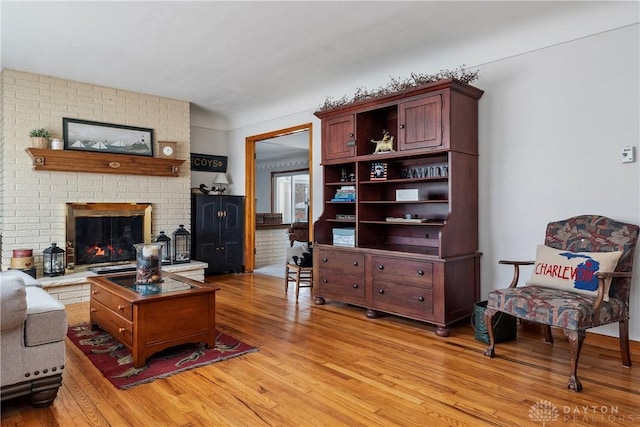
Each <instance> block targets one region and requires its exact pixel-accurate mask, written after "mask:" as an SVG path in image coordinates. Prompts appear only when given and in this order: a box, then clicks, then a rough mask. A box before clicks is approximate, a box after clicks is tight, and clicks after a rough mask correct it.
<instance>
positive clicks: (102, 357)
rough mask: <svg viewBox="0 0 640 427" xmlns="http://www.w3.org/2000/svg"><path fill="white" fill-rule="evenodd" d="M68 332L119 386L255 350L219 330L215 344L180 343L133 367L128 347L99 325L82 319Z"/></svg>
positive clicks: (127, 386) (110, 379)
mask: <svg viewBox="0 0 640 427" xmlns="http://www.w3.org/2000/svg"><path fill="white" fill-rule="evenodd" d="M67 336H68V337H69V339H70V340H71V342H72V343H73V344H75V346H76V347H78V348H79V349H80V351H82V352H83V353H84V354H85V355H86V356H87V357H88V358H89V360H90V361H91V363H93V364H94V365H95V367H96V368H98V370H99V371H100V372H102V374H103V375H104V376H105V377H106V378H107V379H108V380H109V381H111V383H112V384H113V385H114V386H116V387H117V388H120V389H126V388H130V387H133V386H136V385H138V384H144V383H148V382H151V381H153V380H156V379H158V378H165V377H168V376H170V375H173V374H177V373H179V372H183V371H187V370H189V369H193V368H197V367H199V366H204V365H208V364H211V363H215V362H220V361H221V360H226V359H229V358H231V357H236V356H241V355H243V354H247V353H251V352H254V351H258V349H257V348H256V347H251V346H250V345H247V344H245V343H243V342H241V341H238V340H236V339H235V338H232V337H230V336H228V335H225V334H223V333H220V332H218V336H217V337H216V346H215V348H206V347H205V345H204V344H203V343H200V344H186V345H180V346H176V347H172V348H168V349H166V350H163V351H160V352H158V353H156V354H154V355H152V356H150V357H149V358H148V359H147V363H146V365H145V366H143V367H142V368H134V367H133V360H132V358H131V353H130V352H129V350H127V348H126V347H125V346H124V345H122V344H121V343H120V342H119V341H118V340H116V339H114V338H113V337H112V336H111V335H109V334H108V333H106V332H105V331H103V330H101V329H96V330H91V327H90V325H89V324H88V323H81V324H79V325H75V326H70V327H69V330H68V331H67Z"/></svg>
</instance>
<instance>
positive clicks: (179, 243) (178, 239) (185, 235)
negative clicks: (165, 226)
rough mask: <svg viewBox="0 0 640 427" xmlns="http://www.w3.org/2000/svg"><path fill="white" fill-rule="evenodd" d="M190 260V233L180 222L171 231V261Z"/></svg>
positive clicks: (183, 261) (176, 262)
mask: <svg viewBox="0 0 640 427" xmlns="http://www.w3.org/2000/svg"><path fill="white" fill-rule="evenodd" d="M185 262H191V233H189V232H188V231H187V230H185V228H184V225H183V224H180V225H179V226H178V229H177V230H176V231H174V232H173V263H174V264H181V263H185Z"/></svg>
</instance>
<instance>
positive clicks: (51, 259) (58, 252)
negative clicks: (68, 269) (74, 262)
mask: <svg viewBox="0 0 640 427" xmlns="http://www.w3.org/2000/svg"><path fill="white" fill-rule="evenodd" d="M42 255H43V262H44V265H43V268H42V272H43V274H44V275H45V276H50V277H53V276H62V275H63V274H64V250H63V249H61V248H59V247H58V245H57V244H56V243H52V244H51V246H49V247H48V248H47V249H45V250H44V251H42Z"/></svg>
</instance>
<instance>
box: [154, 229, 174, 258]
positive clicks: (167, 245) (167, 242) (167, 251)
mask: <svg viewBox="0 0 640 427" xmlns="http://www.w3.org/2000/svg"><path fill="white" fill-rule="evenodd" d="M156 242H164V245H162V257H161V259H162V264H165V265H166V264H171V237H169V236H167V235H166V234H164V231H161V232H160V235H159V236H158V237H156Z"/></svg>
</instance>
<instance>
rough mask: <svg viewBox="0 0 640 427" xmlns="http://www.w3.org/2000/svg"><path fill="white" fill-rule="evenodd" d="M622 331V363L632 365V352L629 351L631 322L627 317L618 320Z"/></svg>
mask: <svg viewBox="0 0 640 427" xmlns="http://www.w3.org/2000/svg"><path fill="white" fill-rule="evenodd" d="M618 329H619V331H620V356H622V364H623V365H624V366H631V353H629V323H628V322H627V319H624V320H621V321H619V322H618Z"/></svg>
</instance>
